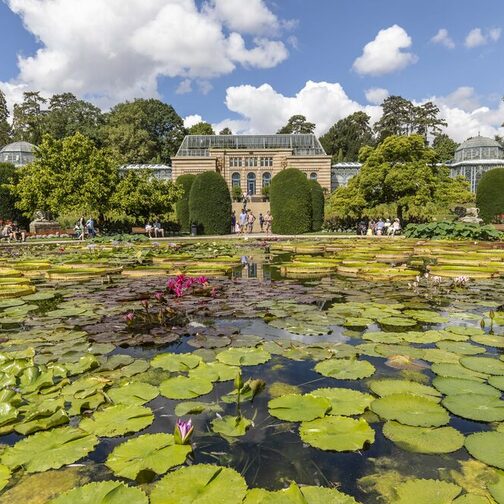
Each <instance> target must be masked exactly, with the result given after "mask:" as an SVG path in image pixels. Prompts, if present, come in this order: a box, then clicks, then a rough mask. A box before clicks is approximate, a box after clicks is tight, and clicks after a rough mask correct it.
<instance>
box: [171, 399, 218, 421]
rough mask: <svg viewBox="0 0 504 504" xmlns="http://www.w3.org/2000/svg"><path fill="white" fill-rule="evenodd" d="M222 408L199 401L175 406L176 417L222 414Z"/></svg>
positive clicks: (215, 404) (216, 404)
mask: <svg viewBox="0 0 504 504" xmlns="http://www.w3.org/2000/svg"><path fill="white" fill-rule="evenodd" d="M221 412H222V407H221V406H220V405H219V404H218V403H205V402H198V401H186V402H181V403H178V404H177V406H175V415H177V416H178V417H181V416H185V415H199V414H201V413H221Z"/></svg>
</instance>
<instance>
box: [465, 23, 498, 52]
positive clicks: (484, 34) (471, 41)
mask: <svg viewBox="0 0 504 504" xmlns="http://www.w3.org/2000/svg"><path fill="white" fill-rule="evenodd" d="M501 32H502V30H501V28H490V29H488V30H482V29H481V28H473V29H472V30H471V31H470V32H469V33H468V34H467V36H466V39H465V46H466V47H467V48H468V49H473V48H474V47H478V46H483V45H486V44H489V43H491V42H497V41H498V40H499V39H500V36H501Z"/></svg>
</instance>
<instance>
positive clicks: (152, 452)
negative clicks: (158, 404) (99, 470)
mask: <svg viewBox="0 0 504 504" xmlns="http://www.w3.org/2000/svg"><path fill="white" fill-rule="evenodd" d="M191 451H192V448H191V446H190V445H180V444H175V438H174V437H173V436H172V435H171V434H144V435H143V436H139V437H137V438H133V439H130V440H128V441H126V442H125V443H122V444H120V445H119V446H117V447H116V448H114V450H113V451H112V453H111V454H110V455H109V456H108V457H107V461H106V462H105V465H106V466H107V467H108V468H110V469H111V470H112V471H113V472H114V474H116V475H117V476H120V477H121V478H129V479H136V478H137V476H138V474H139V473H140V472H141V471H152V472H154V473H156V474H164V473H165V472H167V471H168V470H169V469H171V468H172V467H175V466H178V465H181V464H183V463H184V462H185V459H186V457H187V455H189V453H191Z"/></svg>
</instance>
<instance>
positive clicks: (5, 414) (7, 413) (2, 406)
mask: <svg viewBox="0 0 504 504" xmlns="http://www.w3.org/2000/svg"><path fill="white" fill-rule="evenodd" d="M18 415H19V411H18V409H17V408H15V407H14V406H13V405H12V404H11V403H8V402H0V426H1V425H5V424H8V423H10V422H13V421H14V420H16V418H17V417H18Z"/></svg>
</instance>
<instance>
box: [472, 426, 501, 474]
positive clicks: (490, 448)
mask: <svg viewBox="0 0 504 504" xmlns="http://www.w3.org/2000/svg"><path fill="white" fill-rule="evenodd" d="M465 447H466V449H467V451H468V452H469V453H470V454H471V455H472V456H473V457H474V458H475V459H478V460H480V461H481V462H483V463H485V464H487V465H490V466H493V467H498V468H499V469H504V433H502V432H476V433H475V434H471V435H469V436H467V437H466V440H465Z"/></svg>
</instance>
